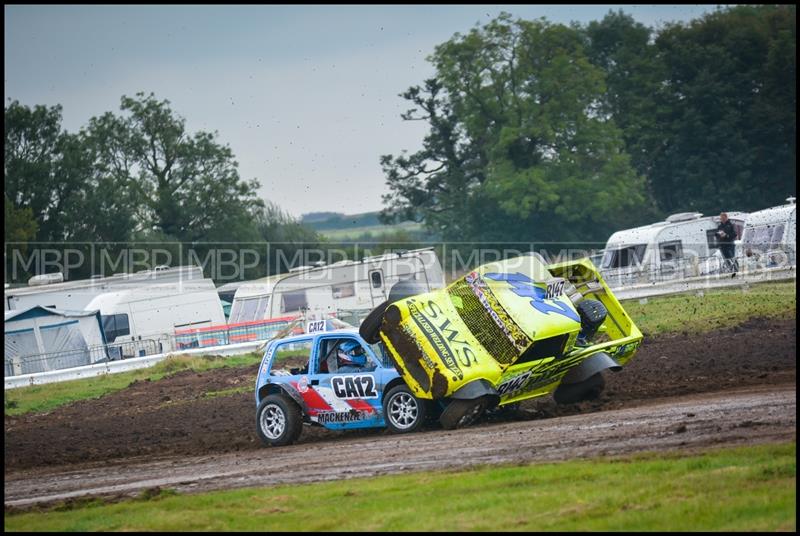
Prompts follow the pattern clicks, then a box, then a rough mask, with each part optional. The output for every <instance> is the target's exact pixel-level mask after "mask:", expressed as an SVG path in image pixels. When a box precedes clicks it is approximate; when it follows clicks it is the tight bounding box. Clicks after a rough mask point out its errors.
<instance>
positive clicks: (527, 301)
mask: <svg viewBox="0 0 800 536" xmlns="http://www.w3.org/2000/svg"><path fill="white" fill-rule="evenodd" d="M398 285H399V286H402V284H398ZM409 288H413V286H412V287H408V286H407V287H405V290H404V289H403V288H394V289H392V293H391V294H390V295H389V300H387V302H385V303H384V304H382V305H381V306H379V307H378V308H376V309H375V310H373V311H372V312H371V313H370V315H369V316H368V317H367V318H366V319H365V320H364V322H363V323H362V324H361V327H360V334H361V336H362V337H363V338H364V339H366V340H367V342H370V343H378V342H383V344H384V345H385V347H386V350H387V353H388V354H389V356H390V358H391V360H392V362H393V363H394V366H395V367H396V368H397V370H398V372H400V374H401V376H402V377H403V379H404V380H405V382H406V384H407V385H408V386H409V388H410V389H411V391H412V392H413V393H414V395H415V396H416V397H418V398H420V399H429V400H432V401H435V402H437V403H438V404H437V405H438V407H439V408H440V409H441V412H440V416H439V420H440V422H441V424H442V426H443V427H444V428H448V429H449V428H458V427H461V426H466V425H468V424H470V423H472V422H474V421H475V420H476V419H478V418H479V417H480V416H481V415H482V414H483V413H484V411H485V410H487V409H489V408H497V407H504V406H509V405H512V404H516V403H517V402H520V401H522V400H525V399H528V398H533V397H538V396H543V395H546V394H549V393H553V396H554V398H555V400H556V402H559V403H572V402H577V401H580V400H583V399H586V398H592V397H595V396H597V395H598V394H599V392H600V391H601V390H602V388H603V387H604V384H605V382H604V379H603V375H602V372H603V371H605V370H609V369H611V370H614V371H617V370H620V369H621V367H622V366H623V365H625V364H626V363H627V362H628V361H629V360H630V359H631V357H633V355H634V353H635V352H636V349H637V348H638V347H639V345H640V344H641V342H642V333H641V332H640V331H639V329H638V328H637V327H636V325H635V324H634V323H633V321H632V320H631V318H630V317H629V316H628V315H627V314H626V313H625V310H624V309H623V308H622V306H621V305H620V303H619V301H617V299H616V298H615V297H614V295H613V294H612V292H611V290H610V289H609V288H608V286H607V285H606V283H605V282H604V281H603V278H602V277H601V276H600V273H599V272H598V270H597V269H596V268H595V266H594V265H593V264H592V263H591V261H589V260H588V259H581V260H577V261H570V262H563V263H557V264H550V265H547V264H546V263H545V261H544V259H543V258H542V257H541V256H540V255H538V254H536V253H531V254H528V255H524V256H520V257H516V258H512V259H508V260H504V261H499V262H493V263H489V264H485V265H483V266H480V267H478V268H476V269H475V270H473V271H471V272H469V273H467V274H466V275H464V276H463V277H461V278H459V279H458V280H456V281H454V282H453V283H451V284H450V285H449V286H447V287H446V288H444V289H440V290H436V291H433V292H427V293H422V294H413V293H411V292H409V290H408V289H409Z"/></svg>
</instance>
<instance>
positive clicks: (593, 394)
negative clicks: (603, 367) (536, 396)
mask: <svg viewBox="0 0 800 536" xmlns="http://www.w3.org/2000/svg"><path fill="white" fill-rule="evenodd" d="M605 386H606V380H605V378H603V373H602V372H596V373H595V374H593V375H592V376H590V377H589V378H587V379H585V380H583V381H582V382H578V383H567V384H563V383H562V384H561V385H559V386H558V388H557V389H556V390H555V391H554V392H553V399H554V400H555V401H556V403H557V404H575V403H577V402H582V401H584V400H594V399H595V398H597V397H599V396H600V393H602V392H603V389H604V388H605Z"/></svg>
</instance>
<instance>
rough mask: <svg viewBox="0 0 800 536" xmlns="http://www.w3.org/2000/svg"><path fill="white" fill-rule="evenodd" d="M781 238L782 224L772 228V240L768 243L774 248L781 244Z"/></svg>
mask: <svg viewBox="0 0 800 536" xmlns="http://www.w3.org/2000/svg"><path fill="white" fill-rule="evenodd" d="M781 240H783V224H780V225H776V226H775V227H774V228H773V229H772V241H771V242H770V245H771V246H772V247H773V248H776V247H778V246H780V245H781Z"/></svg>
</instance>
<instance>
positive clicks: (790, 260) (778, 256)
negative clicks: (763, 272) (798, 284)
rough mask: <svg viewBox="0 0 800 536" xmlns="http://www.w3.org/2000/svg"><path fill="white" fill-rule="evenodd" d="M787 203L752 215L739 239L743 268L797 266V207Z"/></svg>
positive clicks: (791, 200)
mask: <svg viewBox="0 0 800 536" xmlns="http://www.w3.org/2000/svg"><path fill="white" fill-rule="evenodd" d="M786 201H787V203H788V204H786V205H781V206H777V207H771V208H767V209H764V210H759V211H757V212H752V213H751V214H750V215H749V216H748V217H747V222H745V226H744V235H743V236H742V251H741V253H740V258H739V263H740V264H742V265H743V268H745V269H756V268H763V267H773V266H792V265H795V264H797V207H796V205H795V198H794V197H787V198H786Z"/></svg>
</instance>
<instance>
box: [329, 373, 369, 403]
mask: <svg viewBox="0 0 800 536" xmlns="http://www.w3.org/2000/svg"><path fill="white" fill-rule="evenodd" d="M331 387H332V388H333V394H334V395H336V398H341V399H345V400H346V399H349V398H378V391H376V390H375V378H373V377H372V376H334V377H333V379H331Z"/></svg>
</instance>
